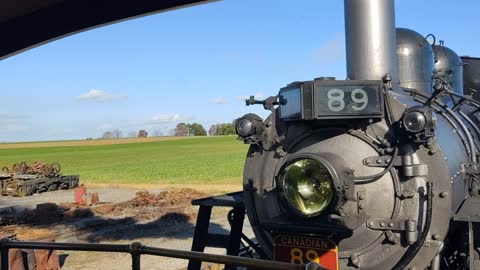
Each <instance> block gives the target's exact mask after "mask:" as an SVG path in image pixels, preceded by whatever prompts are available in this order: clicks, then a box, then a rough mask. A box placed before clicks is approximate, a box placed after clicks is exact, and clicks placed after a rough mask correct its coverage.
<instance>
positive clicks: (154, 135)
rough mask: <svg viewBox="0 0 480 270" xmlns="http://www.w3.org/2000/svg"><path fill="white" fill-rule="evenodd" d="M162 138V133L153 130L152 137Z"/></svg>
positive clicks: (158, 130)
mask: <svg viewBox="0 0 480 270" xmlns="http://www.w3.org/2000/svg"><path fill="white" fill-rule="evenodd" d="M161 136H163V132H162V131H161V130H160V129H155V130H153V137H161Z"/></svg>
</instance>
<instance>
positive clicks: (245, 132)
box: [237, 118, 253, 137]
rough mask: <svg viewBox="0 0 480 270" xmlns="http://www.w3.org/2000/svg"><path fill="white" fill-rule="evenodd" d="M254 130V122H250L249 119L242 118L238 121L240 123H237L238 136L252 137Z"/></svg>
mask: <svg viewBox="0 0 480 270" xmlns="http://www.w3.org/2000/svg"><path fill="white" fill-rule="evenodd" d="M252 129H253V125H252V121H250V120H249V119H246V118H242V119H240V120H238V123H237V133H238V135H240V136H243V137H247V136H250V135H251V134H252Z"/></svg>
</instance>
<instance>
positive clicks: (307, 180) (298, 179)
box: [282, 158, 334, 216]
mask: <svg viewBox="0 0 480 270" xmlns="http://www.w3.org/2000/svg"><path fill="white" fill-rule="evenodd" d="M282 181H283V192H284V196H285V199H286V201H287V203H288V204H289V205H290V206H291V207H292V208H294V209H296V210H297V211H298V212H300V214H302V215H304V216H315V215H318V214H320V213H322V212H323V211H324V210H325V209H326V208H327V207H328V206H329V204H330V203H331V202H332V200H333V197H334V186H333V178H332V175H331V174H330V172H329V171H328V169H327V168H326V167H325V165H324V164H322V163H321V162H319V161H317V160H314V159H308V158H306V159H299V160H295V161H293V162H292V163H290V164H289V165H287V167H285V169H284V172H283V180H282Z"/></svg>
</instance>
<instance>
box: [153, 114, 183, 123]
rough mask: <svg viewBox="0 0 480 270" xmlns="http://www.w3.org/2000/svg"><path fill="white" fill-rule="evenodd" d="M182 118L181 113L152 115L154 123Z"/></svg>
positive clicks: (169, 121) (170, 121)
mask: <svg viewBox="0 0 480 270" xmlns="http://www.w3.org/2000/svg"><path fill="white" fill-rule="evenodd" d="M180 119H181V116H180V114H178V113H175V114H157V115H154V116H153V117H152V122H153V123H159V124H160V123H172V122H176V121H179V120H180Z"/></svg>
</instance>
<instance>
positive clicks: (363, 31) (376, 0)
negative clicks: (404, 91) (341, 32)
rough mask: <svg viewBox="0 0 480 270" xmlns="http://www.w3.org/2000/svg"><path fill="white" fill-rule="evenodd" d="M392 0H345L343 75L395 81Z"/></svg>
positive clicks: (396, 74)
mask: <svg viewBox="0 0 480 270" xmlns="http://www.w3.org/2000/svg"><path fill="white" fill-rule="evenodd" d="M394 2H395V1H394V0H345V37H346V39H345V40H346V50H347V76H348V77H349V78H350V79H353V80H380V79H382V78H383V77H384V76H385V75H386V74H387V73H389V74H390V76H391V78H392V82H393V83H394V85H397V84H398V71H397V56H396V36H395V7H394V6H395V5H394Z"/></svg>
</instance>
